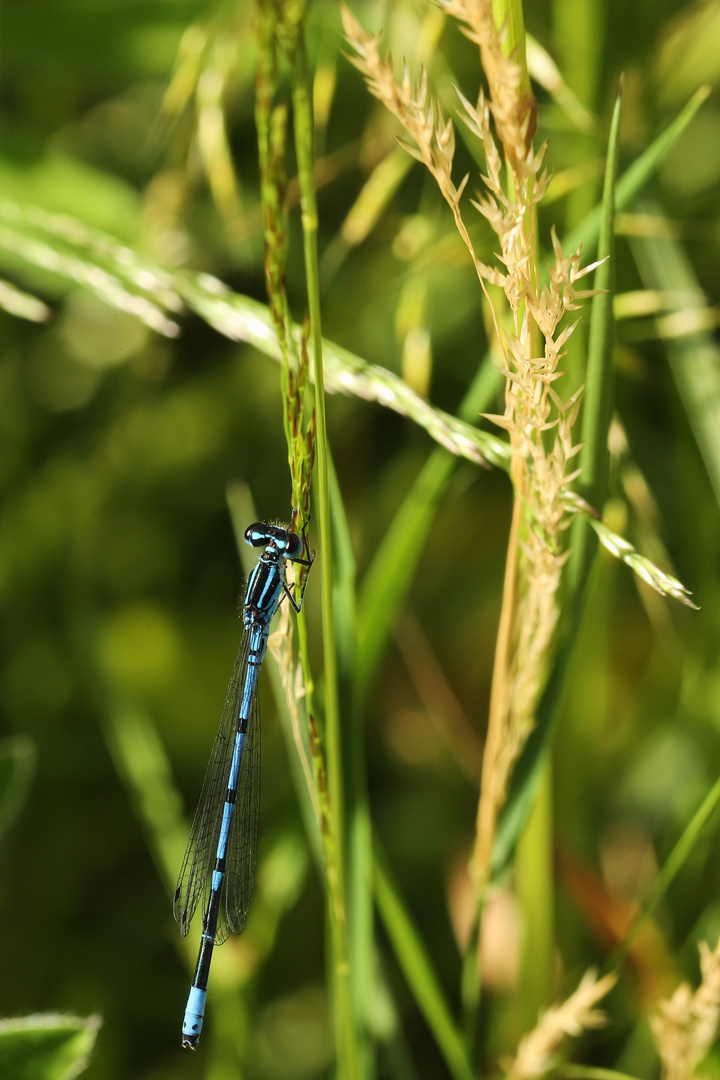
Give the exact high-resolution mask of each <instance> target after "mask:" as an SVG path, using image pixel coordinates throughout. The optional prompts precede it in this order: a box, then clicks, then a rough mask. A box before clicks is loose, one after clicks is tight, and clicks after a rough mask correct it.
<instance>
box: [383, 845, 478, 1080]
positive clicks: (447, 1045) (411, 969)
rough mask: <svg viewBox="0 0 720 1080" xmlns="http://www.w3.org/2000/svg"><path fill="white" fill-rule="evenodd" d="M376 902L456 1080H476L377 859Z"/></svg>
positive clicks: (421, 949) (434, 980)
mask: <svg viewBox="0 0 720 1080" xmlns="http://www.w3.org/2000/svg"><path fill="white" fill-rule="evenodd" d="M375 899H376V901H377V906H378V911H379V912H380V917H381V918H382V921H383V924H384V926H385V929H386V931H387V934H388V937H389V938H390V940H391V942H392V945H393V949H394V951H395V955H396V957H397V959H398V963H399V964H400V967H401V968H402V971H403V974H404V976H405V979H406V981H407V984H408V986H409V987H410V990H411V991H412V994H413V997H414V998H415V1000H416V1002H417V1004H418V1007H419V1009H420V1011H421V1012H422V1014H423V1016H424V1017H425V1021H426V1023H427V1025H428V1027H429V1028H430V1030H431V1032H432V1034H433V1036H434V1038H435V1041H436V1043H437V1045H438V1048H439V1050H440V1052H441V1053H442V1055H443V1058H444V1060H445V1064H446V1065H447V1067H448V1070H449V1072H450V1074H451V1076H452V1077H454V1080H474V1075H475V1074H474V1072H473V1070H472V1068H471V1066H470V1063H469V1061H468V1059H467V1055H466V1052H465V1045H464V1043H463V1039H462V1036H461V1035H460V1032H459V1030H458V1028H457V1026H456V1024H455V1021H454V1020H453V1018H452V1014H451V1012H450V1009H449V1007H448V1004H447V1002H446V1000H445V997H444V995H443V992H442V990H441V989H440V986H439V983H438V981H437V978H436V976H435V973H434V971H433V969H432V965H431V963H430V960H429V958H428V955H427V953H426V952H425V948H424V946H423V944H422V940H421V938H420V935H419V934H418V932H417V930H416V929H415V927H414V926H413V924H412V921H411V919H410V917H409V915H408V913H407V911H406V910H405V908H404V907H403V904H402V901H401V900H400V897H399V896H398V894H397V891H396V890H395V888H394V886H393V884H392V882H391V880H390V877H389V875H388V872H387V870H386V869H385V868H384V867H383V865H382V863H381V862H380V860H379V859H377V857H376V859H375Z"/></svg>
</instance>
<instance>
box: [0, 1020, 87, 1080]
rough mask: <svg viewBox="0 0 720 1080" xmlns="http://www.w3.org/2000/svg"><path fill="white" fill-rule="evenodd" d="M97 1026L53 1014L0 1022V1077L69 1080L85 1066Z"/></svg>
mask: <svg viewBox="0 0 720 1080" xmlns="http://www.w3.org/2000/svg"><path fill="white" fill-rule="evenodd" d="M100 1023H101V1021H100V1018H99V1017H98V1016H90V1017H88V1018H87V1019H83V1018H81V1017H79V1016H66V1015H59V1014H53V1013H44V1014H41V1015H38V1016H24V1017H21V1018H19V1019H17V1020H0V1076H6V1077H8V1078H10V1077H12V1080H72V1077H74V1076H78V1075H79V1074H80V1073H81V1072H84V1071H85V1069H86V1068H87V1067H88V1064H89V1058H90V1054H91V1053H92V1050H93V1047H94V1045H95V1041H96V1039H97V1034H98V1031H99V1030H100Z"/></svg>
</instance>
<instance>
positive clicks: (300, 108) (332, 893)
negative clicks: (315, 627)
mask: <svg viewBox="0 0 720 1080" xmlns="http://www.w3.org/2000/svg"><path fill="white" fill-rule="evenodd" d="M291 59H292V66H293V91H292V94H293V106H294V114H293V120H294V130H295V149H296V154H297V162H298V177H299V182H300V206H301V215H302V231H303V245H304V253H305V277H306V288H307V295H308V307H309V315H310V343H311V356H312V372H313V381H314V383H315V409H316V416H317V470H316V473H315V491H316V496H315V504H316V506H317V508H318V524H319V533H320V555H321V568H322V612H323V661H324V691H325V693H324V714H325V725H324V728H325V730H324V735H325V740H324V741H325V754H326V766H327V780H328V812H329V815H330V822H329V824H330V825H331V830H332V835H331V836H330V837H328V842H327V844H326V857H327V858H328V860H329V865H328V867H327V883H328V889H329V895H328V918H329V922H330V944H331V952H332V961H331V963H332V985H333V1008H334V1016H335V1039H336V1047H337V1057H338V1074H339V1076H340V1078H341V1080H355V1078H357V1077H360V1075H361V1067H360V1054H359V1046H358V1030H357V1023H356V1017H355V1009H354V1004H353V998H352V986H351V975H350V946H349V940H348V934H349V929H348V912H347V893H346V880H345V873H346V869H345V842H346V831H345V830H346V823H345V793H344V783H343V767H342V754H343V748H342V728H341V724H340V700H339V692H338V663H337V652H336V641H335V613H334V599H335V598H334V594H333V544H332V525H331V520H330V496H329V486H330V464H329V457H330V455H329V450H328V443H327V424H326V418H325V381H324V373H323V346H322V323H321V315H320V273H319V267H318V254H317V227H318V218H317V204H316V199H315V161H314V145H313V143H314V121H313V110H312V101H311V89H310V86H311V84H310V74H309V71H308V65H307V56H306V51H305V40H304V29H303V27H302V26H301V27H299V31H298V35H297V39H296V41H295V47H294V53H293V56H292V58H291Z"/></svg>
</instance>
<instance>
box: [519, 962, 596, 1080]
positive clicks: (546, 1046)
mask: <svg viewBox="0 0 720 1080" xmlns="http://www.w3.org/2000/svg"><path fill="white" fill-rule="evenodd" d="M615 982H616V976H615V975H605V976H603V978H602V979H598V978H597V973H596V972H595V971H592V970H591V971H588V972H586V973H585V975H583V977H582V979H581V981H580V985H579V986H578V988H577V990H576V991H575V992H574V993H573V994H571V995H570V997H569V998H568V999H567V1000H566V1001H563V1002H562V1003H561V1004H560V1005H554V1006H553V1007H552V1008H550V1009H548V1010H547V1011H546V1012H544V1013H543V1015H542V1016H541V1017H540V1020H539V1021H538V1023H537V1025H536V1027H535V1028H533V1030H532V1031H531V1032H529V1034H527V1035H525V1036H524V1037H523V1039H522V1041H521V1042H520V1045H519V1047H518V1052H517V1054H516V1055H515V1058H514V1059H513V1060H512V1061H510V1062H508V1063H507V1064H506V1065H505V1076H506V1080H534V1078H535V1077H539V1076H544V1075H545V1074H546V1073H547V1072H549V1070H550V1069H551V1068H553V1066H554V1065H555V1064H556V1062H555V1056H556V1054H557V1053H558V1051H559V1050H560V1048H561V1047H562V1044H563V1043H564V1042H565V1040H566V1039H568V1038H573V1039H576V1038H577V1037H578V1036H579V1035H582V1033H583V1032H584V1031H589V1030H592V1029H594V1028H599V1027H603V1026H604V1024H605V1022H606V1019H605V1014H604V1013H603V1012H602V1011H601V1010H600V1009H597V1008H596V1005H597V1003H598V1002H599V1001H601V1000H602V998H604V997H605V995H606V994H607V993H609V991H610V990H612V988H613V986H614V985H615Z"/></svg>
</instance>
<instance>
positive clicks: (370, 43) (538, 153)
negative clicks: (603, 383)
mask: <svg viewBox="0 0 720 1080" xmlns="http://www.w3.org/2000/svg"><path fill="white" fill-rule="evenodd" d="M442 6H443V8H444V10H445V11H446V12H447V14H449V15H450V16H452V17H453V18H455V19H457V20H458V21H459V22H460V23H462V25H463V29H464V32H465V34H466V35H467V36H468V37H469V38H470V39H471V40H472V41H474V42H475V43H476V44H477V45H478V47H479V50H480V58H481V62H482V65H483V68H484V71H485V75H486V78H487V83H488V87H489V95H488V96H487V97H486V96H485V94H484V93H483V92H482V91H481V92H480V95H479V98H478V101H477V104H476V105H472V104H471V102H469V101H468V100H467V99H466V98H465V97H463V95H462V94H460V93H458V99H459V108H460V116H461V119H462V120H463V122H464V123H465V124H466V125H467V127H468V128H469V129H470V131H471V132H472V133H473V134H474V135H475V136H476V137H477V138H478V139H479V140H480V142H481V143H482V146H483V151H484V156H485V161H486V167H487V168H486V173H485V175H484V176H483V177H482V180H483V184H484V192H483V193H482V194H481V195H478V196H477V198H476V200H475V201H474V202H473V204H472V205H473V206H474V207H475V209H476V210H477V211H479V213H480V214H481V215H482V216H483V217H484V218H485V219H486V221H487V222H488V223H489V225H490V226H491V228H492V229H493V231H494V233H495V234H496V236H497V239H498V241H499V244H500V252H499V262H500V266H499V267H491V266H488V264H487V263H486V262H484V261H483V260H482V259H481V258H480V257H479V256H478V254H477V253H476V251H475V249H474V248H473V245H472V241H471V239H470V235H469V232H468V229H467V227H466V225H465V222H464V220H463V216H462V211H461V205H460V203H461V196H462V194H463V191H464V189H465V187H466V184H467V180H468V178H467V177H464V178H463V180H462V181H461V182H460V183H459V184H458V185H457V186H456V185H455V184H454V182H453V179H452V165H453V156H454V151H455V135H454V129H453V126H452V122H451V121H450V120H445V119H444V118H443V117H442V115H441V113H440V109H439V106H438V105H437V103H436V102H435V101H433V100H432V98H431V96H430V94H429V91H428V83H427V77H426V75H425V73H423V75H422V77H421V79H420V83H419V86H418V87H417V88H413V85H412V82H411V79H410V75H409V73H408V70H407V68H406V69H405V71H404V73H403V77H402V80H401V81H400V82H398V81H397V80H396V78H395V75H394V71H393V66H392V62H391V60H390V58H389V57H387V58H383V57H382V56H381V54H380V50H379V38H378V37H376V36H373V35H370V34H368V33H366V31H365V30H364V29H363V28H362V27H361V26H360V24H359V23H358V22H357V20H356V19H355V18H354V17H353V16H352V15H351V14H350V13H349V12H348V11H347V9H343V22H344V26H345V33H346V35H347V39H348V41H349V42H350V44H351V46H352V47H353V49H354V50H355V52H356V53H357V56H356V57H354V58H353V63H355V65H356V67H358V68H359V70H360V71H361V72H362V73H363V75H364V76H365V79H366V81H367V84H368V87H369V89H370V91H371V93H373V94H374V95H375V96H376V97H377V98H378V99H379V100H380V101H381V102H383V104H384V105H385V106H386V107H387V108H388V109H389V111H390V112H391V113H392V114H393V115H394V116H395V117H397V119H398V121H399V122H400V124H401V125H402V127H403V128H404V130H405V131H406V133H407V134H408V135H409V136H410V138H411V139H412V145H411V146H407V149H408V150H409V152H410V153H411V154H413V156H414V157H416V158H417V159H418V160H419V161H421V162H422V163H423V164H424V165H425V166H426V168H427V169H428V170H429V171H430V173H431V174H432V176H433V177H434V178H435V181H436V182H437V185H438V188H439V189H440V192H441V193H442V195H443V197H444V198H445V200H446V201H447V203H448V204H449V206H450V208H451V210H452V213H453V217H454V220H455V225H456V227H457V229H458V231H459V233H460V235H461V237H462V239H463V241H464V243H465V245H466V246H467V248H468V251H469V252H470V255H471V258H472V260H473V264H474V266H475V270H476V272H477V275H478V278H479V280H480V283H481V285H482V288H483V291H484V293H485V295H486V297H487V299H488V301H489V302H490V306H491V311H492V316H493V321H494V325H495V328H496V331H497V335H498V340H499V343H500V346H501V349H502V355H503V373H504V375H505V379H506V389H505V410H504V413H503V414H502V415H501V416H494V417H492V419H493V420H494V421H495V423H496V424H498V425H499V426H500V427H502V428H504V429H505V431H507V433H508V437H509V441H510V449H511V468H510V475H511V478H512V481H513V486H514V491H515V506H514V513H513V521H512V527H511V535H510V540H509V545H508V556H507V563H506V573H505V582H504V590H503V609H502V614H501V618H500V625H499V631H498V641H497V647H496V655H495V666H494V672H493V689H492V694H491V702H490V717H489V725H488V736H487V741H486V749H485V755H484V760H483V768H482V778H481V797H480V803H479V806H478V818H477V840H476V844H475V850H474V855H473V860H472V865H473V873H474V878H475V881H476V885H477V889H478V897H480V896H481V894H482V888H483V886H484V885H485V883H486V882H487V879H488V876H489V866H490V856H491V853H492V845H493V840H494V836H495V830H496V822H497V815H498V812H499V810H500V807H501V806H502V804H503V801H504V799H505V797H506V791H507V783H508V779H509V776H510V772H511V770H512V767H513V765H514V763H515V761H516V760H517V757H518V754H519V753H520V751H521V749H522V747H523V745H524V743H525V741H526V739H527V736H528V734H529V732H530V730H531V729H532V727H533V724H534V718H535V708H536V704H537V700H538V695H539V693H540V690H541V688H542V685H543V682H544V679H545V676H546V671H547V664H548V654H549V650H550V647H551V643H552V638H553V634H554V631H555V627H556V624H557V618H558V603H557V591H558V586H559V583H560V576H561V572H562V568H563V565H564V562H565V558H566V555H565V544H564V534H565V530H566V529H567V527H568V525H569V523H570V519H571V514H572V511H571V503H570V501H569V500H568V498H567V492H568V488H569V485H570V484H571V483H572V481H573V479H574V478H575V477H576V475H577V473H576V472H575V471H573V458H574V456H575V454H576V453H577V450H578V446H577V445H576V444H575V443H574V442H573V423H574V421H575V417H576V415H577V406H578V393H574V394H571V395H570V396H569V397H568V398H563V397H562V396H561V395H560V394H559V393H558V391H557V388H556V383H557V380H558V379H559V378H560V376H561V375H562V374H563V372H562V371H561V369H560V361H561V359H562V357H563V355H564V347H565V344H566V342H567V339H568V337H569V335H570V333H571V332H572V329H573V328H572V326H568V327H565V328H564V329H561V326H560V324H561V322H562V320H563V319H564V317H565V315H566V314H567V313H568V312H569V311H572V310H574V309H575V308H577V306H578V303H579V301H580V300H582V299H583V298H585V297H586V296H589V295H592V294H591V293H590V292H587V291H583V290H581V289H579V288H578V287H577V283H578V282H579V281H580V279H581V278H582V277H583V276H584V275H585V274H587V273H589V272H590V270H592V269H594V267H587V268H585V269H584V270H581V269H580V252H579V251H576V252H574V253H573V254H572V255H570V256H569V257H566V256H565V255H564V253H563V251H562V248H561V246H560V243H559V241H558V239H557V237H556V236H555V234H553V249H554V260H553V264H552V266H551V268H550V278H549V283H548V284H547V285H544V286H542V287H541V286H540V284H539V281H540V275H539V272H538V250H539V245H538V239H537V229H536V209H537V204H538V203H539V201H540V200H541V199H542V197H543V195H544V193H545V191H546V188H547V184H548V177H547V174H546V173H545V172H544V171H543V159H544V156H545V147H542V148H541V149H540V150H535V148H534V145H533V141H532V135H533V134H534V128H535V103H534V99H533V97H532V94H531V92H530V89H529V83H528V81H527V76H526V73H525V67H524V64H522V63H520V61H519V59H518V58H515V57H511V56H508V55H506V51H507V50H506V48H505V44H506V43H505V41H504V38H503V34H502V33H501V32H500V31H499V30H498V29H497V27H496V26H495V22H494V19H493V13H492V2H491V0H442ZM404 145H405V144H404ZM489 285H495V286H498V287H499V288H501V289H502V290H503V293H504V295H505V301H506V305H507V309H509V320H508V319H504V318H503V317H502V315H501V312H500V311H499V310H498V304H497V301H496V302H495V303H493V302H492V300H491V298H490V295H489V292H488V286H489ZM501 322H502V323H503V326H502V328H501Z"/></svg>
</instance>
